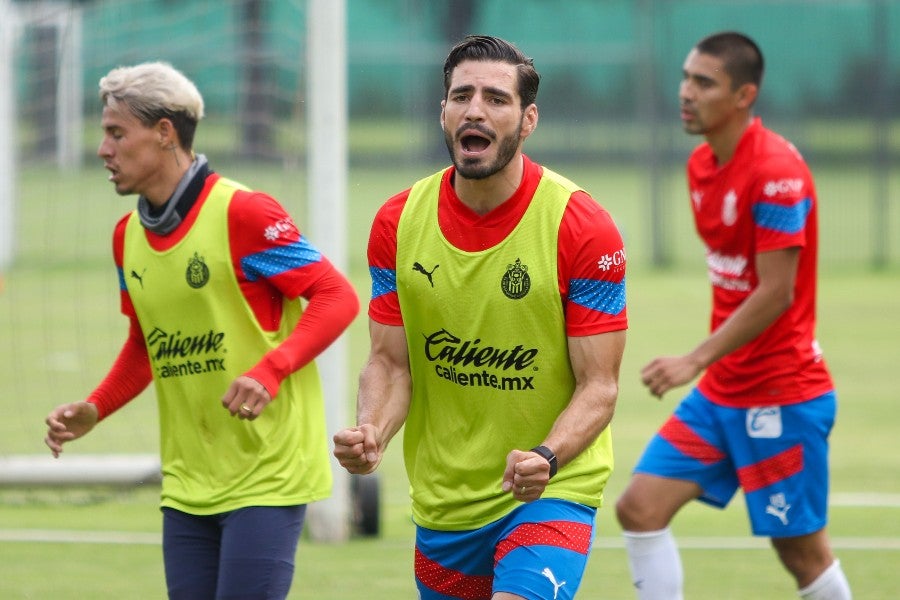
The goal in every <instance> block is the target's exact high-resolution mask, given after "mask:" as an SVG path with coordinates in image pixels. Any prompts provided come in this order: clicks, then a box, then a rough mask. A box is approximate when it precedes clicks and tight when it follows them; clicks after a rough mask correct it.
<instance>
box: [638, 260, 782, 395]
mask: <svg viewBox="0 0 900 600" xmlns="http://www.w3.org/2000/svg"><path fill="white" fill-rule="evenodd" d="M799 260H800V249H799V248H796V247H795V248H786V249H784V250H774V251H771V252H762V253H760V254H757V255H756V270H757V275H758V277H759V283H758V285H757V286H756V288H755V289H754V290H753V292H751V293H750V295H749V296H747V299H746V300H745V301H744V302H743V304H741V305H740V306H739V307H738V309H737V310H735V311H734V312H733V313H732V314H731V316H730V317H728V318H727V319H726V320H725V321H724V322H723V323H722V324H721V326H719V327H718V328H717V329H716V330H715V331H714V332H712V333H711V334H710V335H709V337H707V338H706V339H705V340H703V341H702V342H701V343H700V344H699V345H698V346H697V347H696V348H694V349H693V350H692V351H691V352H689V353H687V354H684V355H682V356H663V357H659V358H656V359H654V360H653V361H652V362H650V363H649V364H648V365H647V366H646V367H644V368H643V370H642V371H641V380H642V381H643V382H644V385H646V386H647V387H648V388H649V389H650V391H651V392H652V393H653V395H655V396H662V395H663V394H664V393H665V392H667V391H669V390H670V389H672V388H675V387H678V386H680V385H684V384H686V383H689V382H690V381H692V380H693V379H694V378H695V377H696V376H697V375H699V374H700V372H701V371H702V370H703V369H705V368H706V367H708V366H709V365H711V364H712V363H714V362H716V361H717V360H719V359H720V358H722V357H723V356H725V355H727V354H729V353H731V352H734V351H735V350H737V349H738V348H740V347H741V346H743V345H744V344H746V343H747V342H749V341H751V340H753V339H754V338H756V337H757V336H758V335H759V334H761V333H762V332H763V331H765V330H766V328H767V327H769V326H770V325H772V323H774V322H775V321H776V320H777V319H778V317H780V316H781V314H782V313H784V311H785V310H787V309H788V307H790V305H791V303H792V302H793V300H794V285H795V280H796V276H797V265H798V264H799Z"/></svg>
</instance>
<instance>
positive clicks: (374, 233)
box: [368, 190, 409, 325]
mask: <svg viewBox="0 0 900 600" xmlns="http://www.w3.org/2000/svg"><path fill="white" fill-rule="evenodd" d="M408 197H409V190H406V191H404V192H401V193H400V194H397V195H396V196H394V197H393V198H391V199H390V200H388V201H387V202H386V203H385V204H384V205H383V206H382V207H381V208H380V209H379V210H378V213H377V214H376V215H375V220H374V221H373V222H372V229H371V232H370V234H369V246H368V259H369V276H370V277H371V279H372V296H371V299H370V300H369V317H370V318H371V319H372V320H373V321H377V322H379V323H382V324H384V325H403V317H402V316H401V315H400V300H399V298H398V297H397V223H398V222H399V221H400V214H401V213H402V212H403V207H404V206H405V205H406V199H407V198H408Z"/></svg>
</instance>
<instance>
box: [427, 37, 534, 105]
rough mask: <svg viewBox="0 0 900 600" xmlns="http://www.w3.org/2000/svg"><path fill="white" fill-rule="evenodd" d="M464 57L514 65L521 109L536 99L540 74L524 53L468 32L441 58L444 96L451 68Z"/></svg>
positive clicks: (447, 89)
mask: <svg viewBox="0 0 900 600" xmlns="http://www.w3.org/2000/svg"><path fill="white" fill-rule="evenodd" d="M467 60H476V61H498V62H505V63H508V64H510V65H514V66H515V67H516V71H517V72H518V74H519V90H518V92H519V98H521V99H522V108H525V107H526V106H528V105H529V104H533V103H534V101H535V99H536V98H537V93H538V85H539V84H540V81H541V76H540V75H539V74H538V72H537V71H536V70H535V68H534V60H533V59H531V58H528V57H527V56H525V55H524V54H523V53H522V51H521V50H519V49H518V48H516V46H515V45H514V44H511V43H510V42H507V41H506V40H503V39H500V38H497V37H492V36H489V35H469V36H466V37H465V38H464V39H463V40H462V41H461V42H460V43H458V44H457V45H456V46H454V47H453V49H452V50H450V54H448V55H447V60H446V61H444V97H445V98H446V97H447V94H448V93H449V92H450V80H451V78H452V75H453V69H455V68H456V67H457V65H459V64H460V63H461V62H463V61H467Z"/></svg>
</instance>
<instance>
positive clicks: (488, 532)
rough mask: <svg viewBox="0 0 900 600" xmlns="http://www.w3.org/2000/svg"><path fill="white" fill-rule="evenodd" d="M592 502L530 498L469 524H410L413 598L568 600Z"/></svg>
mask: <svg viewBox="0 0 900 600" xmlns="http://www.w3.org/2000/svg"><path fill="white" fill-rule="evenodd" d="M596 514H597V509H595V508H591V507H589V506H583V505H581V504H576V503H574V502H568V501H565V500H555V499H547V500H536V501H534V502H529V503H526V504H522V505H521V506H518V507H517V508H516V509H515V510H513V511H512V512H510V513H509V514H508V515H506V516H505V517H503V518H502V519H500V520H498V521H494V522H493V523H490V524H488V525H486V526H484V527H482V528H480V529H473V530H470V531H435V530H433V529H426V528H424V527H416V557H415V571H416V586H417V587H418V590H419V598H420V599H421V600H451V599H459V598H465V599H466V600H482V599H484V600H489V599H490V598H491V596H492V595H493V594H494V593H497V592H508V593H511V594H518V595H519V596H522V597H523V598H527V599H528V600H543V599H545V598H555V599H556V600H571V599H572V598H574V597H575V592H576V591H578V586H579V585H580V584H581V577H582V575H583V574H584V569H585V567H586V566H587V560H588V554H589V553H590V549H591V544H592V543H593V541H594V521H595V517H596Z"/></svg>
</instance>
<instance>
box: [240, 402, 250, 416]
mask: <svg viewBox="0 0 900 600" xmlns="http://www.w3.org/2000/svg"><path fill="white" fill-rule="evenodd" d="M241 410H242V411H243V412H245V413H247V414H250V413H252V412H253V409H252V408H250V407H249V406H247V405H246V404H241Z"/></svg>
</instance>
